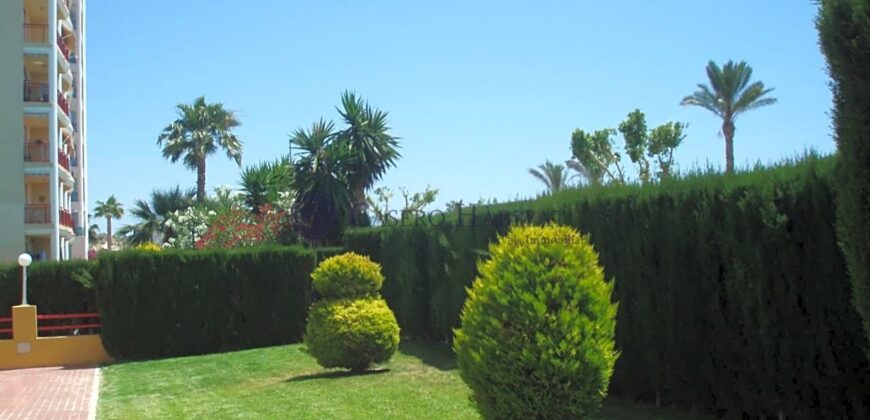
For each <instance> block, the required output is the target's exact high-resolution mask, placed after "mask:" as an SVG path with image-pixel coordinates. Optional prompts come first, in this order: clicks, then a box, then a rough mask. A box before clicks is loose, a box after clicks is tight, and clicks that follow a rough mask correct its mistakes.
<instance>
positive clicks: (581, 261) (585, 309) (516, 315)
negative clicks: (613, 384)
mask: <svg viewBox="0 0 870 420" xmlns="http://www.w3.org/2000/svg"><path fill="white" fill-rule="evenodd" d="M489 249H490V253H491V256H492V257H491V259H489V260H487V261H485V262H483V263H481V264H480V267H479V269H480V276H479V277H478V278H477V279H475V281H474V283H473V284H472V287H471V289H470V290H469V293H468V300H466V302H465V306H464V307H463V310H462V327H461V328H460V329H458V330H456V334H455V341H454V349H455V350H456V354H457V358H458V363H459V369H460V373H461V375H462V378H463V379H464V380H465V382H466V383H468V385H469V387H470V388H471V390H472V399H473V400H474V402H475V403H476V406H477V409H478V411H479V412H480V413H481V414H482V415H483V416H484V417H485V418H497V419H503V418H530V419H533V418H554V419H555V418H587V417H588V416H590V415H592V414H594V413H595V412H596V411H597V410H598V408H599V407H600V404H601V401H602V399H603V398H604V396H605V395H606V394H607V388H608V385H609V382H610V375H611V373H612V372H613V365H614V363H615V361H616V358H617V352H616V350H615V345H614V332H615V328H616V305H615V304H613V303H611V301H610V297H611V293H612V291H613V283H609V282H606V281H605V279H604V272H603V270H602V268H601V267H600V266H599V265H598V255H597V254H596V253H595V251H594V250H593V248H592V245H590V244H589V242H588V239H587V238H586V237H583V236H581V235H580V234H579V233H578V232H577V231H576V230H574V229H572V228H569V227H562V226H556V225H548V226H544V227H531V226H529V227H514V228H512V229H511V230H510V231H509V232H508V234H507V235H506V236H503V237H500V238H499V240H498V242H497V243H496V244H493V245H491V246H490V248H489Z"/></svg>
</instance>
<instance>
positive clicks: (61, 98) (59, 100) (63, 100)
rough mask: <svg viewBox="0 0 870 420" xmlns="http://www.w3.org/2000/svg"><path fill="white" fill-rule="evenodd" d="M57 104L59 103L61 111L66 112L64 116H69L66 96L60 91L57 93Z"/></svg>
mask: <svg viewBox="0 0 870 420" xmlns="http://www.w3.org/2000/svg"><path fill="white" fill-rule="evenodd" d="M57 104H58V105H60V109H62V110H63V113H64V114H66V116H67V117H68V116H69V102H67V101H66V98H65V97H64V96H63V94H62V93H60V92H58V93H57Z"/></svg>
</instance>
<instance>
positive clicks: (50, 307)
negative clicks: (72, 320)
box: [0, 261, 97, 318]
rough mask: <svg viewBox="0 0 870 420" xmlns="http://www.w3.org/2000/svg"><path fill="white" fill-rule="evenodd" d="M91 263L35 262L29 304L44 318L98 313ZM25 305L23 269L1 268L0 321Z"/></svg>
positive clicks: (30, 271) (30, 273) (30, 272)
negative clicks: (44, 315) (54, 315)
mask: <svg viewBox="0 0 870 420" xmlns="http://www.w3.org/2000/svg"><path fill="white" fill-rule="evenodd" d="M94 267H95V264H94V263H93V262H90V261H64V262H35V263H33V265H31V266H30V268H28V270H27V290H28V291H27V300H28V303H30V304H31V305H36V306H37V307H38V310H39V313H41V314H69V313H82V312H96V311H97V305H96V298H95V296H94V291H93V288H92V287H91V271H92V270H93V268H94ZM20 304H21V267H19V266H18V264H15V265H11V264H4V265H2V266H0V318H4V317H8V316H10V315H11V313H12V307H13V306H15V305H20Z"/></svg>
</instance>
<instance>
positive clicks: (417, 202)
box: [366, 185, 438, 226]
mask: <svg viewBox="0 0 870 420" xmlns="http://www.w3.org/2000/svg"><path fill="white" fill-rule="evenodd" d="M373 192H374V193H375V196H374V197H372V196H369V197H367V199H366V200H367V201H368V205H369V210H371V212H372V215H373V216H374V220H375V222H377V224H379V225H382V226H383V225H386V224H388V223H389V221H390V220H392V219H394V218H397V217H402V216H404V215H407V214H412V215H413V214H417V213H418V212H420V211H423V209H425V208H426V206H428V205H430V204H432V203H434V202H435V198H436V197H437V196H438V189H437V188H432V187H431V186H429V185H427V186H426V189H425V190H423V191H421V192H415V193H413V194H412V193H411V192H410V191H408V189H407V188H405V187H399V192H400V193H401V194H402V200H403V201H404V206H403V207H402V209H401V210H400V211H399V212H398V213H399V214H395V213H397V212H396V210H392V209H390V200H391V199H392V198H393V192H392V191H391V190H390V189H389V188H388V187H378V188H375V189H374V191H373Z"/></svg>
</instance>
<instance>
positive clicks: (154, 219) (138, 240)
mask: <svg viewBox="0 0 870 420" xmlns="http://www.w3.org/2000/svg"><path fill="white" fill-rule="evenodd" d="M195 195H196V191H195V190H188V191H184V190H182V189H181V187H178V186H176V187H175V188H172V189H169V190H166V191H157V190H155V191H152V192H151V197H150V199H149V201H150V202H149V201H145V200H136V202H134V203H133V208H132V209H130V214H131V215H133V216H135V217H136V218H137V219H139V222H138V223H135V224H132V225H127V226H124V227H122V228H121V229H118V234H119V235H123V236H124V237H126V239H127V242H128V243H130V244H131V245H139V244H143V243H147V242H151V241H154V240H155V239H154V238H155V237H157V236H162V237H163V240H164V241H165V240H166V239H169V238H171V237H172V236H173V235H174V232H172V230H171V229H169V228H167V227H166V226H165V223H166V218H167V217H169V214H170V213H172V212H174V211H179V210H184V209H187V208H188V207H191V206H193V205H194V203H195V202H194V196H195Z"/></svg>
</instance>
